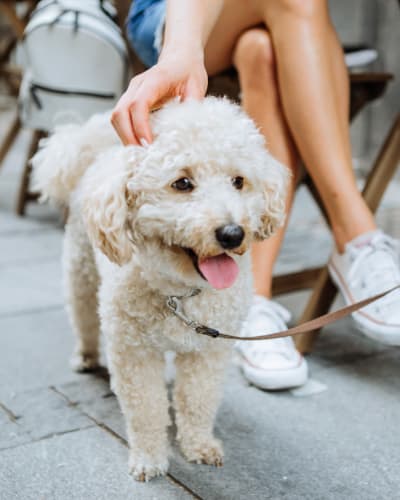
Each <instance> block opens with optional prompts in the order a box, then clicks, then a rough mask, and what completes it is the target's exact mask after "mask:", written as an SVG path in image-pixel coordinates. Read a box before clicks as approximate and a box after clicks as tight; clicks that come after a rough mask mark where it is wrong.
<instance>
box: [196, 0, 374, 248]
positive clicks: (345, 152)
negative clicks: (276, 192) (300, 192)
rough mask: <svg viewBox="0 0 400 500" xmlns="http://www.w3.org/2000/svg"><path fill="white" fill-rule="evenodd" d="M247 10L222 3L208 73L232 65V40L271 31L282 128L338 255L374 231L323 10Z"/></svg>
mask: <svg viewBox="0 0 400 500" xmlns="http://www.w3.org/2000/svg"><path fill="white" fill-rule="evenodd" d="M246 7H247V9H246V8H244V2H239V1H238V0H237V1H234V0H226V2H225V7H224V9H223V11H222V13H221V16H220V18H219V20H218V22H217V24H216V26H215V29H214V31H213V33H212V34H211V36H210V39H209V41H208V45H207V47H206V66H207V69H208V71H209V72H211V74H212V73H215V72H218V71H220V70H221V69H224V68H225V67H227V66H228V65H229V58H232V53H233V47H234V41H235V33H236V39H237V38H238V37H239V35H240V34H241V33H242V32H243V30H245V29H246V28H249V27H252V26H255V25H257V24H258V23H263V24H264V25H266V26H267V27H268V29H269V31H270V34H271V37H272V41H273V46H274V50H275V54H276V59H277V68H278V80H279V93H280V96H281V99H282V103H283V108H284V111H285V117H286V120H287V122H288V124H289V127H290V131H291V133H292V134H293V137H294V139H295V142H296V145H297V147H298V149H299V151H300V153H301V156H302V159H303V160H304V162H305V164H306V166H307V168H308V170H309V172H310V175H311V176H312V177H313V179H314V182H315V183H316V186H317V188H318V190H319V192H320V195H321V197H322V199H323V201H324V204H325V207H326V209H327V212H328V215H329V217H330V221H331V224H332V228H333V232H334V236H335V240H336V244H337V246H338V249H339V250H343V247H344V245H345V243H346V242H347V241H349V240H351V239H352V238H354V237H356V236H358V235H359V234H362V233H364V232H367V231H370V230H373V229H375V227H376V226H375V223H374V220H373V216H372V214H371V212H370V211H369V209H368V207H367V206H366V204H365V202H364V201H363V199H362V197H361V196H360V194H359V192H358V189H357V186H356V182H355V178H354V174H353V169H352V162H351V154H350V143H349V137H348V125H347V119H348V118H347V116H346V113H345V111H346V108H347V106H348V83H347V78H346V70H345V68H344V67H343V56H342V53H341V48H340V46H339V44H338V43H337V38H336V35H335V32H334V30H333V27H332V25H331V22H330V19H329V15H328V11H327V5H326V2H324V1H322V0H308V1H307V2H304V1H300V0H279V1H278V0H277V1H274V2H265V1H262V0H252V2H246ZM343 96H344V97H343Z"/></svg>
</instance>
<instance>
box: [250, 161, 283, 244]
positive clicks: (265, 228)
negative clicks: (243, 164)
mask: <svg viewBox="0 0 400 500" xmlns="http://www.w3.org/2000/svg"><path fill="white" fill-rule="evenodd" d="M268 157H269V158H268V165H267V168H266V169H264V174H263V179H262V182H261V186H262V189H263V197H264V210H263V212H262V214H261V217H260V221H259V222H260V224H259V227H258V229H257V230H256V232H255V234H254V237H255V239H256V240H265V239H266V238H269V237H270V236H272V235H273V234H274V233H275V231H276V230H277V229H278V228H279V227H281V226H282V225H283V224H284V221H285V215H286V214H285V209H286V197H287V185H288V181H289V176H290V173H289V170H288V169H287V168H286V167H285V166H283V165H282V164H281V163H279V162H278V161H277V160H275V159H274V158H273V157H272V156H271V155H269V154H268Z"/></svg>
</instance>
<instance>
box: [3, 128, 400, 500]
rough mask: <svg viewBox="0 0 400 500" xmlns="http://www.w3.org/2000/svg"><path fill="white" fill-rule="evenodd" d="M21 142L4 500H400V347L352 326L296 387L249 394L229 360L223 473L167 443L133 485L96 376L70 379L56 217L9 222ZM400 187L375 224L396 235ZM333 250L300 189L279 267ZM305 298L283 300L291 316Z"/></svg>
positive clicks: (6, 178)
mask: <svg viewBox="0 0 400 500" xmlns="http://www.w3.org/2000/svg"><path fill="white" fill-rule="evenodd" d="M26 134H27V133H25V135H26ZM25 139H26V137H25ZM25 139H24V137H23V136H22V137H21V139H20V142H18V143H17V145H16V148H15V149H14V150H13V151H12V152H11V153H10V155H9V157H8V158H7V161H6V162H5V165H4V167H3V169H2V170H0V499H1V500H14V499H18V500H29V499H32V500H33V499H34V500H37V499H45V500H49V499H51V500H52V499H57V500H59V499H62V500H64V499H65V500H73V499H79V500H91V499H93V500H103V499H104V500H114V499H115V500H119V499H121V500H122V499H131V498H132V499H144V500H145V499H157V500H158V499H160V500H164V499H166V500H168V499H181V498H182V499H183V498H203V499H207V500H208V499H209V500H214V499H215V500H217V499H218V500H222V499H227V500H228V499H229V500H233V499H235V500H236V499H255V500H258V499H290V500H292V499H293V500H294V499H313V500H314V499H318V500H319V499H321V500H329V499H334V500H338V499H343V500H344V499H346V500H348V499H357V500H358V499H362V500H368V499H371V500H377V499H383V498H385V499H395V498H399V491H400V475H399V468H400V433H399V431H398V429H399V421H400V403H399V392H400V356H399V355H400V350H399V349H394V348H387V347H383V346H380V345H378V344H375V343H373V342H372V341H369V340H368V339H365V338H363V337H361V336H360V335H359V334H358V333H357V332H356V331H355V330H354V328H353V326H352V324H351V322H350V321H349V320H343V321H341V322H339V323H337V324H335V325H333V326H331V327H329V328H327V329H326V331H325V332H324V333H323V334H322V335H321V336H320V339H319V341H318V344H317V347H316V349H315V352H314V353H313V354H312V356H310V357H309V363H310V368H311V376H312V379H311V381H310V383H309V384H308V385H307V386H306V387H305V388H303V390H297V391H292V392H278V393H267V392H263V391H260V390H257V389H256V388H254V387H251V386H249V385H248V384H247V383H246V382H245V381H244V380H243V378H242V377H241V375H240V373H239V371H238V369H237V367H236V366H235V364H234V363H233V364H232V366H231V367H230V369H229V373H228V376H227V381H226V385H225V392H224V398H223V402H222V405H221V408H220V411H219V413H218V418H217V422H216V433H217V435H218V436H219V437H220V438H221V439H222V440H223V441H224V443H225V465H224V467H223V468H220V469H215V468H212V467H209V466H204V465H193V464H188V463H187V462H185V461H184V460H183V458H182V457H181V455H180V454H179V451H178V450H177V448H176V447H174V448H173V457H172V461H171V468H170V472H169V474H168V476H167V477H165V478H159V479H156V480H154V481H152V482H150V483H148V484H139V483H137V482H135V481H134V480H133V479H132V478H131V477H130V476H129V475H128V472H127V448H126V441H125V430H124V425H123V420H122V416H121V413H120V410H119V408H118V404H117V401H116V399H115V397H114V395H113V394H112V393H111V391H110V389H109V385H108V381H107V376H106V374H105V373H99V374H97V375H77V374H75V373H73V372H72V371H71V370H70V368H69V365H68V358H69V355H70V352H71V349H72V336H71V332H70V327H69V325H68V321H67V317H66V314H65V312H64V308H63V299H62V293H61V286H60V282H61V273H60V249H61V238H62V228H61V224H60V223H59V218H58V214H57V212H56V211H55V210H54V209H50V208H49V207H38V206H31V207H30V208H29V210H28V215H27V217H25V218H23V219H21V218H17V217H16V216H14V215H13V213H12V203H13V201H14V199H15V190H16V186H17V181H18V178H19V174H20V163H21V152H22V150H23V148H24V147H25V144H26V140H25ZM398 188H399V185H398V184H394V185H393V186H392V188H391V190H390V192H389V193H388V196H387V197H386V198H385V202H384V204H383V208H382V210H381V211H380V214H379V220H380V222H381V224H382V225H383V226H385V228H386V229H387V230H388V231H389V232H391V234H394V235H396V236H400V234H399V231H400V224H399V222H400V209H399V201H398V198H397V197H398V192H399V191H398ZM396 232H397V233H396ZM330 245H331V241H330V237H329V234H328V233H327V231H326V229H325V228H324V226H323V224H322V223H321V220H320V217H319V215H318V213H317V212H316V211H315V208H314V207H313V205H312V202H311V201H310V199H309V198H308V196H307V194H306V193H305V192H304V191H301V192H300V193H299V196H298V199H297V203H296V207H295V211H294V217H293V218H292V221H291V226H290V231H289V236H288V238H287V241H286V242H285V248H284V251H283V253H282V256H281V259H280V263H279V269H280V270H287V269H295V268H298V267H302V266H303V265H306V264H309V263H310V262H312V263H313V264H314V265H315V264H318V263H320V262H323V261H324V260H325V259H326V257H327V255H328V254H329V251H330ZM306 297H307V294H306V293H297V294H292V295H290V296H287V297H282V302H283V303H284V304H286V305H288V306H290V308H291V309H292V310H293V311H294V313H295V314H299V312H300V310H301V307H302V306H303V305H304V303H305V300H306ZM172 434H173V429H172Z"/></svg>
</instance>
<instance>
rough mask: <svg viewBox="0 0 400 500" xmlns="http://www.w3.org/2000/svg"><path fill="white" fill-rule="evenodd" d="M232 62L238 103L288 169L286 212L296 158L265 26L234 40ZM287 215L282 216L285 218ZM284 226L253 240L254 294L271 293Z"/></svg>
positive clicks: (295, 174)
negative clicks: (239, 96)
mask: <svg viewBox="0 0 400 500" xmlns="http://www.w3.org/2000/svg"><path fill="white" fill-rule="evenodd" d="M233 62H234V65H235V67H236V69H237V70H238V73H239V80H240V88H241V91H242V105H243V107H244V109H245V110H246V112H247V113H248V114H249V115H250V116H251V117H252V118H253V120H254V121H255V122H256V124H257V125H258V127H259V128H260V130H261V132H262V133H263V134H264V136H265V138H266V142H267V146H268V149H269V151H270V153H271V154H272V155H273V156H275V157H276V158H277V159H278V160H279V161H281V162H282V163H283V164H284V165H286V166H288V167H289V169H290V170H291V172H292V178H291V183H290V186H289V191H288V198H287V213H289V212H290V208H291V205H292V201H293V192H294V187H295V183H296V177H297V166H298V162H299V158H298V153H297V149H296V146H295V145H294V143H293V140H292V137H291V134H290V131H289V129H288V126H287V123H286V120H285V117H284V114H283V109H282V105H281V100H280V95H279V90H278V81H277V74H276V65H275V57H274V50H273V46H272V41H271V38H270V36H269V34H268V32H267V31H266V30H265V29H261V28H253V29H250V30H248V31H246V32H245V33H244V34H243V35H241V37H240V38H239V40H238V43H237V45H236V48H235V52H234V56H233ZM287 220H288V218H287V219H286V222H287ZM285 230H286V225H285V227H283V228H281V229H280V230H279V231H278V232H277V233H276V234H275V235H274V236H273V237H272V238H270V239H268V240H265V241H262V242H260V243H255V244H254V245H253V248H252V261H253V268H254V269H256V270H257V272H256V273H254V286H255V291H256V293H257V294H258V295H264V296H265V297H267V298H270V297H271V284H272V272H273V266H274V264H275V261H276V258H277V256H278V253H279V250H280V247H281V244H282V240H283V237H284V233H285Z"/></svg>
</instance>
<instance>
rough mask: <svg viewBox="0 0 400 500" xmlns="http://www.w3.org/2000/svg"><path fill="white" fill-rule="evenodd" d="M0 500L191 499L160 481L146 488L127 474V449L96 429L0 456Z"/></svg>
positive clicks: (165, 480) (183, 492)
mask: <svg viewBox="0 0 400 500" xmlns="http://www.w3.org/2000/svg"><path fill="white" fill-rule="evenodd" d="M0 485H1V490H0V498H1V499H2V500H3V499H4V500H38V499H40V500H42V499H46V500H47V499H49V500H50V499H51V500H63V499H68V500H111V499H112V500H129V499H132V500H139V499H140V500H181V499H189V498H193V496H192V495H191V494H190V493H188V492H187V491H185V490H184V489H183V488H181V487H180V486H179V485H177V484H173V483H171V482H170V481H168V480H167V479H165V478H160V479H156V480H154V481H152V482H151V483H147V484H140V483H137V482H136V481H134V480H133V478H132V477H131V476H129V474H128V470H127V449H126V447H125V446H123V445H122V444H121V443H120V442H119V441H117V440H116V439H115V438H113V437H112V436H111V435H109V434H107V433H106V432H105V431H103V430H100V429H99V428H93V429H87V430H83V431H78V432H73V433H70V434H65V435H63V436H55V437H53V438H51V439H45V440H42V441H40V442H36V443H32V444H28V445H23V446H19V447H17V448H14V449H12V450H6V451H3V452H2V453H1V454H0Z"/></svg>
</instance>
